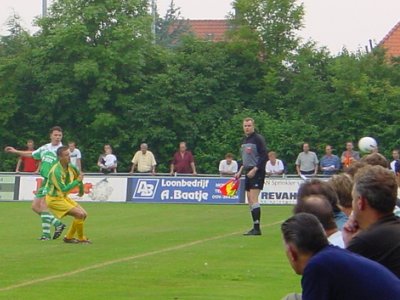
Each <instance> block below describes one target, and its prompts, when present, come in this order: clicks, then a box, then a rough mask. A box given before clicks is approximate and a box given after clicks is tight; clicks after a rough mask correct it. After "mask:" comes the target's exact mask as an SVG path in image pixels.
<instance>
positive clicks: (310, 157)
mask: <svg viewBox="0 0 400 300" xmlns="http://www.w3.org/2000/svg"><path fill="white" fill-rule="evenodd" d="M68 147H69V151H70V157H71V163H72V164H73V165H75V166H76V167H77V168H78V169H79V170H81V171H82V162H81V161H82V154H81V151H80V150H79V149H78V148H77V147H76V143H75V142H74V141H69V142H68ZM302 148H303V151H302V152H300V153H299V154H298V156H297V158H296V161H295V166H296V173H297V175H299V176H302V175H303V176H315V175H317V174H318V175H319V174H321V175H325V176H329V177H331V176H333V175H336V174H339V173H341V172H347V173H349V174H351V173H352V172H353V169H354V167H355V168H357V165H358V163H359V162H360V161H361V157H360V153H359V152H358V151H355V150H354V145H353V143H352V142H350V141H349V142H346V148H345V150H344V151H343V152H342V154H341V156H340V157H339V156H337V155H335V154H333V148H332V146H331V145H326V147H325V153H324V155H322V156H321V157H320V159H318V156H317V154H316V153H315V152H313V151H311V150H310V145H309V144H308V143H304V144H303V146H302ZM26 149H27V150H28V151H33V150H35V148H34V142H33V141H32V140H28V141H27V148H26ZM267 158H268V160H267V164H266V167H265V173H266V176H282V175H284V174H286V173H287V172H288V167H287V164H286V163H285V162H284V161H283V160H281V159H279V158H278V155H277V153H276V152H275V151H270V152H268V157H267ZM383 159H384V158H383ZM131 163H132V166H131V169H130V171H129V173H130V174H133V173H135V172H137V173H143V174H145V173H148V174H151V175H156V166H157V162H156V159H155V156H154V154H153V153H152V152H151V151H150V150H149V149H148V145H147V144H146V143H142V144H141V145H140V150H138V151H137V152H135V154H134V156H133V158H132V160H131ZM39 164H40V162H38V161H35V160H34V159H32V158H27V157H22V156H21V157H20V158H19V159H18V162H17V166H16V169H15V171H16V172H37V170H38V169H39ZM97 166H98V168H99V171H100V172H102V173H105V174H108V173H116V172H117V167H118V160H117V157H116V155H115V154H113V149H112V147H111V145H109V144H105V145H104V147H103V153H102V154H101V155H100V156H99V158H98V161H97ZM240 166H241V162H240V161H237V160H235V158H234V155H233V154H232V153H227V154H226V155H225V159H223V160H221V161H220V162H219V166H218V171H219V174H220V175H221V176H233V175H234V174H235V173H236V172H237V171H238V170H239V168H240ZM21 167H22V170H21ZM388 167H390V169H391V170H392V171H393V172H397V173H400V155H399V150H398V149H394V150H393V151H392V160H391V162H390V164H388ZM169 174H170V175H175V174H192V175H196V174H197V171H196V164H195V159H194V156H193V154H192V153H191V151H189V150H188V149H187V144H186V142H180V143H179V147H178V150H177V151H176V153H174V155H173V156H172V158H171V163H170V172H169ZM339 179H340V178H337V180H339ZM344 180H346V179H344Z"/></svg>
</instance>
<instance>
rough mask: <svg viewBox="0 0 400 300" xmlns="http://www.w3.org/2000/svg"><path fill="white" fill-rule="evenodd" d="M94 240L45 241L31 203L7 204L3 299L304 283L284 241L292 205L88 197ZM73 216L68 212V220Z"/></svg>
mask: <svg viewBox="0 0 400 300" xmlns="http://www.w3.org/2000/svg"><path fill="white" fill-rule="evenodd" d="M82 205H83V206H84V207H85V209H86V210H87V211H88V213H89V218H88V220H87V223H86V228H85V229H86V233H87V236H88V237H89V238H90V239H91V240H92V241H93V244H91V245H75V244H64V243H63V242H62V240H61V239H59V240H55V241H38V240H36V238H37V237H38V236H39V234H40V220H39V218H38V217H37V216H36V215H34V214H33V213H32V212H31V210H30V203H27V202H19V203H12V202H3V203H0V238H1V242H0V299H29V300H32V299H52V300H57V299H63V300H64V299H107V300H111V299H146V300H153V299H154V300H158V299H162V300H165V299H172V300H184V299H188V300H191V299H196V300H197V299H201V300H207V299H210V300H211V299H212V300H214V299H216V300H219V299H229V300H232V299H252V300H257V299H268V300H269V299H281V298H282V297H283V296H284V295H286V294H288V293H289V292H300V284H299V282H300V277H298V276H297V275H295V274H294V272H293V271H292V269H291V268H290V266H289V264H288V262H287V259H286V256H285V253H284V250H283V246H282V241H281V236H280V229H279V228H280V222H281V221H282V220H284V219H286V218H287V217H288V216H290V214H291V207H287V206H263V208H262V225H263V235H262V236H261V237H245V236H242V235H241V234H242V233H243V232H245V231H246V230H248V229H250V227H251V220H250V214H249V211H248V208H247V206H245V205H233V206H232V205H218V206H217V205H215V206H214V205H173V204H167V205H166V204H129V203H83V204H82ZM71 220H72V218H71V217H66V218H64V222H66V223H67V224H68V225H69V224H70V223H71Z"/></svg>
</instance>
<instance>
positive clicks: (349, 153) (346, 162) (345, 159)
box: [340, 141, 360, 171]
mask: <svg viewBox="0 0 400 300" xmlns="http://www.w3.org/2000/svg"><path fill="white" fill-rule="evenodd" d="M353 148H354V145H353V142H351V141H349V142H347V143H346V150H345V151H343V153H342V155H341V157H340V159H341V161H342V165H343V169H344V170H345V171H346V170H347V168H348V167H350V165H351V164H352V163H354V162H356V161H358V160H360V153H358V152H357V151H354V149H353Z"/></svg>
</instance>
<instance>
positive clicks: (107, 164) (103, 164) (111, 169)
mask: <svg viewBox="0 0 400 300" xmlns="http://www.w3.org/2000/svg"><path fill="white" fill-rule="evenodd" d="M112 152H113V150H112V148H111V145H109V144H105V145H104V153H103V154H101V155H100V156H99V159H98V161H97V165H98V166H99V168H100V172H102V173H104V174H108V173H117V157H116V156H115V155H114V154H112Z"/></svg>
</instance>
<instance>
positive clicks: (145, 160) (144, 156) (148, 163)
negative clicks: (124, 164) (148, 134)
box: [131, 143, 157, 175]
mask: <svg viewBox="0 0 400 300" xmlns="http://www.w3.org/2000/svg"><path fill="white" fill-rule="evenodd" d="M156 165H157V162H156V159H155V158H154V154H153V153H152V152H151V151H149V150H148V145H147V144H146V143H142V144H141V145H140V150H139V151H137V152H136V153H135V155H134V156H133V158H132V168H131V173H134V172H135V169H137V171H138V172H139V173H151V174H152V175H154V174H155V173H156Z"/></svg>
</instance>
